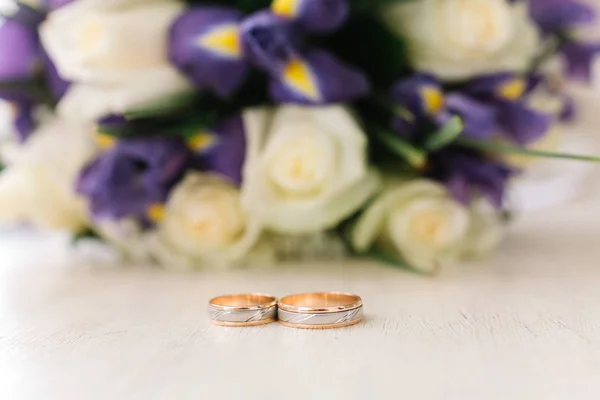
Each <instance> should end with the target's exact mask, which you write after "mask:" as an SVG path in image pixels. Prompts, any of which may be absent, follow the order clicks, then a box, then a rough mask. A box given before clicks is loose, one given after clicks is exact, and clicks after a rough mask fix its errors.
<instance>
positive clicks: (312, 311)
mask: <svg viewBox="0 0 600 400" xmlns="http://www.w3.org/2000/svg"><path fill="white" fill-rule="evenodd" d="M208 314H209V317H210V320H211V322H212V323H213V324H215V325H220V326H231V327H243V326H256V325H264V324H270V323H272V322H275V321H277V320H279V323H280V324H282V325H285V326H288V327H291V328H300V329H331V328H343V327H345V326H351V325H355V324H358V323H359V322H360V321H362V318H363V303H362V299H361V298H360V297H359V296H356V295H354V294H347V293H337V292H325V293H303V294H294V295H291V296H287V297H284V298H282V299H280V300H277V298H275V297H274V296H271V295H266V294H236V295H228V296H219V297H215V298H214V299H212V300H210V301H209V303H208Z"/></svg>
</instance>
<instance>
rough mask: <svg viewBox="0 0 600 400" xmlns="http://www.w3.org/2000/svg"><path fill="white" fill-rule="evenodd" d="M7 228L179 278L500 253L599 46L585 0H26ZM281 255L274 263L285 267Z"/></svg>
mask: <svg viewBox="0 0 600 400" xmlns="http://www.w3.org/2000/svg"><path fill="white" fill-rule="evenodd" d="M5 18H6V19H5V20H4V21H3V22H2V25H1V27H0V97H1V98H2V99H4V100H5V104H7V105H9V106H10V110H11V121H12V122H11V126H10V131H11V132H12V133H14V140H12V141H10V140H9V141H6V142H5V143H4V145H3V146H2V162H3V164H4V170H3V172H2V174H1V175H0V218H1V219H2V221H4V222H5V223H27V224H30V225H33V226H36V227H40V228H45V229H58V230H67V231H69V232H71V233H72V234H73V236H74V237H82V236H89V235H93V236H94V237H97V238H99V239H101V240H103V241H105V242H106V243H108V244H110V245H111V246H114V247H115V248H117V249H119V250H120V251H121V252H122V253H123V254H125V255H126V256H127V257H129V258H130V259H134V260H147V261H154V262H156V263H157V264H159V265H162V266H165V267H169V268H184V269H191V268H196V267H205V266H206V267H212V266H221V265H242V266H244V265H249V264H252V263H256V262H260V263H265V262H272V261H276V260H286V259H301V260H306V259H311V258H325V257H337V256H341V255H363V256H373V257H377V258H378V259H382V260H385V261H388V262H393V263H396V264H398V265H402V266H405V267H407V268H411V269H414V270H416V271H420V272H423V273H432V272H435V271H437V270H438V268H439V267H440V265H443V263H444V262H446V261H452V260H462V259H466V258H469V257H477V256H481V255H483V254H486V253H487V252H489V251H490V250H491V249H493V248H494V247H495V246H496V245H497V244H498V242H499V240H500V239H501V237H502V235H503V231H504V230H503V225H504V224H505V223H506V222H507V215H510V191H509V189H508V188H509V187H510V184H511V181H512V180H513V179H514V178H515V177H518V176H519V174H520V173H521V172H522V171H523V170H524V169H526V168H527V167H528V165H529V164H530V163H532V162H533V161H532V160H533V159H534V158H535V157H557V158H570V159H579V160H583V161H596V160H597V159H596V158H594V157H591V156H579V155H573V154H562V153H560V152H558V151H557V150H556V148H557V142H558V141H559V139H560V134H561V131H562V129H563V126H564V124H566V123H568V122H569V121H571V120H572V119H573V118H574V117H575V115H576V114H575V111H576V107H575V104H574V103H573V101H572V100H571V99H570V98H569V97H568V96H567V95H566V93H565V90H564V88H565V82H566V80H567V79H569V78H575V79H580V80H589V79H590V77H591V73H592V69H591V66H592V62H593V59H594V56H595V54H596V53H597V52H598V51H600V45H597V44H593V43H586V42H584V41H582V40H579V39H578V30H579V28H580V27H582V26H583V25H585V24H590V23H593V22H594V20H595V15H594V12H593V9H592V8H591V7H590V6H589V5H586V4H585V3H584V2H583V1H577V0H530V1H520V0H460V1H459V0H412V1H410V0H188V1H185V2H184V1H176V0H45V1H42V0H38V1H34V0H30V1H21V2H20V3H17V4H14V7H12V8H11V9H10V10H8V11H7V13H6V17H5ZM269 260H270V261H269Z"/></svg>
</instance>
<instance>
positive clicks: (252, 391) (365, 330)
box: [0, 196, 600, 400]
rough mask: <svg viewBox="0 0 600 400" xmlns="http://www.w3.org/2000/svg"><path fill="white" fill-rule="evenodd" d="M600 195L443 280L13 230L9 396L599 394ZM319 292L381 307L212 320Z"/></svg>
mask: <svg viewBox="0 0 600 400" xmlns="http://www.w3.org/2000/svg"><path fill="white" fill-rule="evenodd" d="M598 198H600V196H598V197H596V198H592V199H588V200H587V201H583V202H578V203H576V204H574V205H573V206H571V207H569V208H568V209H564V210H561V211H558V212H553V213H551V214H550V213H540V214H535V215H529V216H528V217H527V218H524V219H523V220H521V221H520V222H519V223H517V224H516V225H515V226H514V229H513V232H512V234H511V236H510V237H509V239H508V241H507V242H506V243H505V244H504V246H503V248H502V249H501V251H499V252H498V254H497V256H496V257H495V258H493V259H491V260H489V261H487V262H485V263H481V264H475V265H466V266H456V267H454V268H449V269H448V270H446V271H445V272H444V274H443V275H442V276H440V277H439V278H436V279H425V278H421V277H418V276H415V275H411V274H408V273H405V272H402V271H398V270H394V269H391V268H386V267H382V266H378V265H375V264H371V263H368V262H358V263H351V264H344V265H342V264H336V265H312V266H310V267H307V266H288V267H285V268H277V269H264V270H258V271H219V272H215V271H213V272H203V273H199V274H196V275H179V274H173V273H167V272H161V271H155V270H147V269H130V270H111V269H95V268H89V267H86V266H85V265H71V266H65V261H66V260H65V255H64V254H63V253H62V252H61V251H60V250H59V249H57V246H56V245H55V244H52V243H47V242H44V241H41V240H37V241H35V242H34V243H31V242H29V243H23V240H22V239H24V237H20V238H19V237H17V238H13V239H4V240H3V241H2V243H1V248H0V271H1V272H0V398H1V399H10V400H13V399H15V400H20V399H60V400H79V399H99V400H100V399H143V400H149V399H241V398H244V399H296V398H298V399H300V398H319V399H320V398H342V396H343V398H347V399H366V398H370V399H387V398H393V399H397V398H403V397H404V396H412V397H413V398H418V399H467V398H469V399H470V398H472V399H486V400H492V399H508V398H510V399H544V400H550V399H593V398H594V399H595V398H598V396H599V395H600V380H599V379H598V377H600V290H599V287H600V286H599V285H600V262H599V261H600V206H598ZM31 240H33V239H31ZM32 245H35V246H36V247H34V248H35V250H36V251H35V252H34V253H36V254H32V251H31V249H32ZM44 246H46V247H45V248H44ZM313 290H316V291H319V290H341V291H350V292H355V293H358V294H360V295H362V296H363V298H364V302H365V312H366V316H367V319H366V321H365V322H364V323H362V324H361V325H358V326H356V327H352V328H347V329H344V330H335V331H323V332H321V331H301V330H293V329H288V328H284V327H282V326H279V325H276V324H273V325H268V326H263V327H257V328H249V329H236V328H219V327H214V326H211V325H210V324H209V323H208V321H207V319H206V311H205V306H206V302H207V301H208V299H209V298H210V297H211V296H214V295H219V294H223V293H231V292H234V293H235V292H247V291H261V292H265V291H266V292H271V293H273V294H276V295H285V294H289V293H294V292H300V291H313Z"/></svg>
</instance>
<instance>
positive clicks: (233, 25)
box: [169, 7, 249, 97]
mask: <svg viewBox="0 0 600 400" xmlns="http://www.w3.org/2000/svg"><path fill="white" fill-rule="evenodd" d="M241 20H242V14H241V13H239V12H238V11H236V10H231V9H228V8H225V7H201V8H192V9H190V10H189V11H187V12H185V13H184V14H182V15H181V16H180V17H179V18H178V19H177V20H176V21H175V22H174V24H173V25H172V27H171V32H170V43H171V45H170V47H169V54H170V59H171V62H172V63H173V64H175V65H176V66H177V67H178V68H179V69H180V70H181V71H182V72H183V73H184V74H185V75H186V76H188V77H189V78H190V80H191V81H192V82H193V83H194V84H196V85H197V86H199V87H202V88H209V89H211V90H213V91H214V92H215V93H217V94H218V95H219V96H221V97H229V96H231V95H232V94H233V93H234V92H235V91H236V90H237V89H238V88H239V87H240V85H241V84H242V83H243V82H244V80H245V78H246V75H247V73H248V69H249V65H248V63H247V61H246V60H245V59H244V55H243V52H242V48H241V47H240V42H239V34H238V29H239V28H238V25H239V23H240V22H241Z"/></svg>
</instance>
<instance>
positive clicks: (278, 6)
mask: <svg viewBox="0 0 600 400" xmlns="http://www.w3.org/2000/svg"><path fill="white" fill-rule="evenodd" d="M301 1H302V0H274V1H273V4H272V5H271V10H272V11H273V13H275V14H277V15H281V16H282V17H287V18H294V17H295V16H296V15H297V14H298V10H299V9H300V7H299V6H300V2H301Z"/></svg>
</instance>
